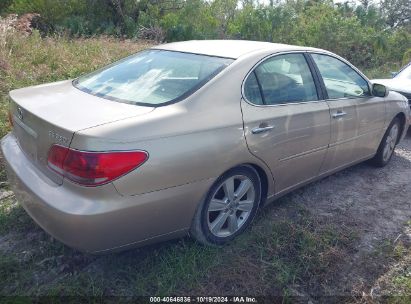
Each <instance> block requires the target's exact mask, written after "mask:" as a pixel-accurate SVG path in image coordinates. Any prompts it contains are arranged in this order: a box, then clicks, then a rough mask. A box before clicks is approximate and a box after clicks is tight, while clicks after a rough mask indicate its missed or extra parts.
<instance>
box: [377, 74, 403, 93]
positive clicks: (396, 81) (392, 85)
mask: <svg viewBox="0 0 411 304" xmlns="http://www.w3.org/2000/svg"><path fill="white" fill-rule="evenodd" d="M371 82H372V83H379V84H383V85H385V86H386V87H388V88H389V89H390V90H393V91H397V92H403V93H409V94H411V80H409V79H401V78H392V79H373V80H371Z"/></svg>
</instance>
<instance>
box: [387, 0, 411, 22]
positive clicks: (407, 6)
mask: <svg viewBox="0 0 411 304" xmlns="http://www.w3.org/2000/svg"><path fill="white" fill-rule="evenodd" d="M380 9H381V14H382V15H383V16H384V18H385V20H386V23H387V25H388V26H389V27H391V28H396V27H400V26H406V25H409V24H410V22H411V1H410V0H381V3H380Z"/></svg>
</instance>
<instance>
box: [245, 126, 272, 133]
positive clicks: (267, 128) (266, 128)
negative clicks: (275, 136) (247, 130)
mask: <svg viewBox="0 0 411 304" xmlns="http://www.w3.org/2000/svg"><path fill="white" fill-rule="evenodd" d="M272 129H274V126H268V125H265V126H261V125H260V126H259V127H258V128H255V129H252V130H251V133H253V134H260V133H263V132H267V131H270V130H272Z"/></svg>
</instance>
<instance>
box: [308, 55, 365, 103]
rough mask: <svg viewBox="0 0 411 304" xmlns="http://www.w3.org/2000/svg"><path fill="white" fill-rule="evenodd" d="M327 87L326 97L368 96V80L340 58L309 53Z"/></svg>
mask: <svg viewBox="0 0 411 304" xmlns="http://www.w3.org/2000/svg"><path fill="white" fill-rule="evenodd" d="M311 56H312V57H313V59H314V62H315V63H316V65H317V67H318V69H319V71H320V74H321V76H322V78H323V80H324V84H325V88H326V89H327V93H328V98H330V99H339V98H353V97H363V96H370V95H371V94H370V89H369V87H368V82H367V81H366V80H365V79H364V78H362V77H361V76H360V74H358V73H357V72H356V71H355V70H354V69H353V68H352V67H350V66H349V65H348V64H346V63H345V62H342V61H341V60H339V59H337V58H334V57H331V56H328V55H320V54H312V55H311Z"/></svg>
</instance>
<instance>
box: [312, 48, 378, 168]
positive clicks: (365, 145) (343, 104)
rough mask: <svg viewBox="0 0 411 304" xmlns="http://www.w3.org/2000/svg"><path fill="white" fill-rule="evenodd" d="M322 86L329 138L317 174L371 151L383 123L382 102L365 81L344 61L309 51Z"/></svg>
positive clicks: (346, 163) (374, 148)
mask: <svg viewBox="0 0 411 304" xmlns="http://www.w3.org/2000/svg"><path fill="white" fill-rule="evenodd" d="M311 57H312V59H313V62H314V64H315V67H316V68H317V69H318V70H317V71H318V72H319V74H320V80H321V81H322V84H323V86H324V89H325V95H326V98H327V103H328V105H329V107H330V116H331V141H330V147H329V150H328V153H327V156H326V159H325V161H324V164H323V167H322V168H321V173H326V172H329V171H332V170H334V169H336V168H339V167H343V166H346V165H348V164H350V163H352V162H355V161H358V160H361V159H364V158H367V157H369V156H371V155H372V154H374V153H375V152H376V150H377V146H378V144H379V141H380V136H381V132H382V128H383V126H384V116H385V105H384V102H383V100H382V99H381V98H379V97H374V96H372V95H371V90H370V87H369V84H368V81H367V80H366V79H364V78H363V76H361V75H360V74H359V73H358V72H357V71H356V70H355V69H354V68H353V67H351V66H350V65H349V64H347V63H346V62H343V61H342V60H340V59H338V58H336V57H333V56H331V55H328V54H311Z"/></svg>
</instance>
